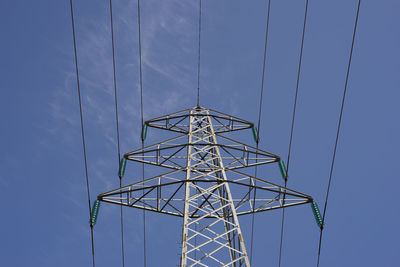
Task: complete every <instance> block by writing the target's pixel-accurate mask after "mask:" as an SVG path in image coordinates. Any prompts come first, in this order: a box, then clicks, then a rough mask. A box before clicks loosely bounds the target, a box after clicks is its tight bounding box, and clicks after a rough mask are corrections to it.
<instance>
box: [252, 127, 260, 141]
mask: <svg viewBox="0 0 400 267" xmlns="http://www.w3.org/2000/svg"><path fill="white" fill-rule="evenodd" d="M252 130H253V137H254V141H256V143H257V144H258V140H259V137H258V131H257V127H256V126H253V128H252Z"/></svg>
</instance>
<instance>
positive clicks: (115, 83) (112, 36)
mask: <svg viewBox="0 0 400 267" xmlns="http://www.w3.org/2000/svg"><path fill="white" fill-rule="evenodd" d="M109 2H110V24H111V25H110V28H111V47H112V60H113V74H114V102H115V122H116V130H117V149H118V165H120V164H121V148H120V141H119V119H118V94H117V74H116V67H115V47H114V23H113V11H112V0H110V1H109ZM119 167H121V166H119ZM119 186H120V187H122V176H120V177H119ZM120 197H121V203H122V193H121V195H120ZM120 208H121V213H120V214H121V257H122V258H121V260H122V267H124V266H125V248H124V215H123V210H122V205H121V207H120Z"/></svg>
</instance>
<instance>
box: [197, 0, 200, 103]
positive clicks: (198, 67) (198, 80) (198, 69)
mask: <svg viewBox="0 0 400 267" xmlns="http://www.w3.org/2000/svg"><path fill="white" fill-rule="evenodd" d="M198 41H199V45H198V55H197V106H199V105H200V51H201V49H200V44H201V0H199V38H198Z"/></svg>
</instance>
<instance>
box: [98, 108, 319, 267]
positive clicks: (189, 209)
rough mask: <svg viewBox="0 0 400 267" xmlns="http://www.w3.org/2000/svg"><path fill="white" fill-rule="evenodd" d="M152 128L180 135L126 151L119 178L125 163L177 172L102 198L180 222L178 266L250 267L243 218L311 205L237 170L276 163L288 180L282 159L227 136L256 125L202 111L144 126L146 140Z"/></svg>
mask: <svg viewBox="0 0 400 267" xmlns="http://www.w3.org/2000/svg"><path fill="white" fill-rule="evenodd" d="M147 127H155V128H159V129H164V130H168V131H173V132H177V133H180V134H181V135H179V136H177V137H174V138H171V139H168V140H166V141H163V142H160V143H157V144H154V145H151V146H147V147H144V148H143V149H139V150H135V151H133V152H129V153H126V154H125V155H124V158H123V159H122V162H121V164H120V175H123V172H124V170H125V164H126V160H131V161H136V162H142V163H145V164H150V165H156V166H160V167H164V168H168V169H172V170H171V171H169V172H167V173H163V174H160V175H156V176H154V177H152V178H149V179H145V180H143V181H140V182H136V183H134V184H130V185H127V186H124V187H121V188H118V189H115V190H112V191H109V192H106V193H103V194H100V195H99V196H98V200H100V201H104V202H109V203H114V204H118V205H124V206H129V207H134V208H139V209H145V210H149V211H153V212H160V213H165V214H169V215H175V216H180V217H183V229H182V255H181V262H180V266H181V267H186V266H250V263H249V259H248V255H247V251H246V247H245V243H244V238H243V235H242V232H241V229H240V225H239V220H238V216H241V215H245V214H251V213H256V212H262V211H267V210H272V209H278V208H283V207H288V206H294V205H300V204H305V203H313V199H312V198H311V197H310V196H308V195H305V194H302V193H299V192H296V191H293V190H290V189H287V188H285V187H282V186H279V185H277V184H273V183H270V182H267V181H266V180H263V179H260V178H256V177H254V176H252V175H249V174H246V173H244V172H242V171H241V170H240V169H244V168H248V167H254V166H256V165H261V164H273V163H275V164H276V163H278V164H276V166H277V167H278V166H280V168H281V171H282V173H283V176H284V179H286V174H285V171H284V169H282V168H283V164H282V162H281V161H280V158H279V156H277V155H274V154H271V153H269V152H265V151H262V150H260V149H257V148H255V147H252V146H249V145H246V144H243V143H240V142H238V141H235V140H233V139H230V138H228V137H226V136H225V135H223V133H227V132H231V131H238V130H243V129H249V128H253V127H254V125H253V123H251V122H248V121H245V120H242V119H239V118H236V117H233V116H230V115H227V114H224V113H220V112H217V111H214V110H211V109H205V108H202V107H199V106H197V107H194V108H192V109H187V110H183V111H180V112H176V113H173V114H169V115H166V116H162V117H159V118H155V119H152V120H149V121H146V123H145V125H144V127H143V130H142V138H145V136H146V131H147ZM253 130H254V128H253ZM254 133H256V130H255V131H254Z"/></svg>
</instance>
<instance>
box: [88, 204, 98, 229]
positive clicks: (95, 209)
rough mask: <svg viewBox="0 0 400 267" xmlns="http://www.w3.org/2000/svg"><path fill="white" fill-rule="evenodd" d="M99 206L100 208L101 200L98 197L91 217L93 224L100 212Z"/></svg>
mask: <svg viewBox="0 0 400 267" xmlns="http://www.w3.org/2000/svg"><path fill="white" fill-rule="evenodd" d="M99 208H100V200H98V199H96V201H95V202H94V204H93V209H92V216H91V218H90V225H91V226H94V225H95V224H96V221H97V215H98V214H99Z"/></svg>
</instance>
